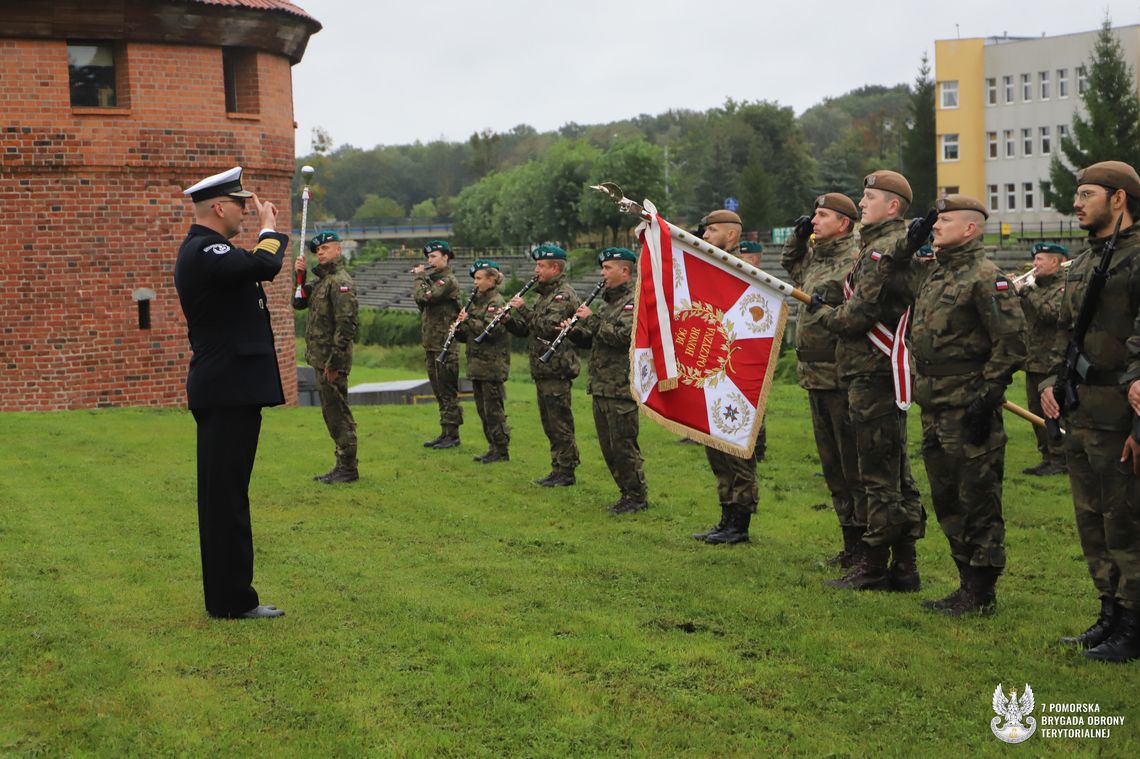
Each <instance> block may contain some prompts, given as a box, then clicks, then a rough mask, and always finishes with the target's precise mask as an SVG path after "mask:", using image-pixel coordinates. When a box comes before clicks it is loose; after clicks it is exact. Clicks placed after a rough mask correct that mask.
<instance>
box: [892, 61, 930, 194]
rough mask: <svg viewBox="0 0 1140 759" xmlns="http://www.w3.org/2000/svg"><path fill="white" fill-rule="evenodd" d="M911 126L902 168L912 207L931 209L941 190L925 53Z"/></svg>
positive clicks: (912, 103)
mask: <svg viewBox="0 0 1140 759" xmlns="http://www.w3.org/2000/svg"><path fill="white" fill-rule="evenodd" d="M910 119H911V120H910V126H909V129H907V130H906V137H905V139H904V140H903V165H902V168H901V171H902V173H903V174H905V175H906V178H907V181H909V182H910V189H911V191H912V192H913V193H914V201H913V202H912V203H911V207H912V208H914V209H915V210H916V212H921V211H922V210H923V209H926V208H930V207H931V206H932V205H933V204H934V197H935V195H936V194H937V191H938V155H937V147H936V142H937V132H936V130H935V126H934V80H933V79H931V77H930V60H929V59H928V58H927V56H926V54H925V53H923V55H922V63H921V64H919V67H918V76H916V77H915V79H914V90H913V91H912V93H911V99H910Z"/></svg>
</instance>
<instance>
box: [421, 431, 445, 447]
mask: <svg viewBox="0 0 1140 759" xmlns="http://www.w3.org/2000/svg"><path fill="white" fill-rule="evenodd" d="M445 437H447V430H443V429H441V430H440V431H439V434H438V435H436V436H435V437H433V438H432V439H431V440H425V441H424V448H435V446H436V444H437V443H439V441H440V440H443V439H444V438H445Z"/></svg>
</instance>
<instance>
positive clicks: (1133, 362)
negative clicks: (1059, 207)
mask: <svg viewBox="0 0 1140 759" xmlns="http://www.w3.org/2000/svg"><path fill="white" fill-rule="evenodd" d="M1073 200H1074V203H1073V208H1074V210H1075V211H1076V216H1077V221H1078V222H1079V223H1080V225H1081V229H1086V230H1088V232H1089V239H1088V242H1087V243H1086V245H1085V246H1084V248H1083V250H1082V251H1081V252H1080V254H1078V255H1077V256H1076V257H1075V258H1074V259H1073V265H1072V266H1070V267H1069V270H1068V273H1067V274H1066V275H1065V293H1064V297H1063V299H1062V301H1061V318H1060V321H1059V326H1060V328H1061V331H1062V333H1063V334H1067V335H1068V336H1069V337H1070V338H1071V337H1072V330H1073V327H1074V323H1075V320H1076V317H1077V314H1078V313H1079V312H1080V308H1081V303H1082V302H1083V301H1084V297H1085V293H1086V291H1087V289H1088V284H1089V280H1090V279H1091V275H1092V270H1093V268H1094V267H1095V266H1097V265H1098V264H1099V263H1100V260H1101V254H1102V252H1103V250H1104V247H1105V245H1106V243H1107V242H1108V240H1109V239H1110V238H1111V237H1112V231H1113V229H1114V227H1115V225H1116V221H1117V219H1121V225H1120V234H1119V236H1118V238H1117V241H1116V252H1115V254H1114V255H1113V257H1112V261H1111V264H1110V266H1109V274H1108V279H1107V280H1106V282H1105V286H1104V290H1103V292H1102V293H1101V295H1100V298H1099V300H1098V302H1097V307H1096V312H1095V314H1094V315H1093V318H1092V323H1091V325H1090V326H1089V328H1088V332H1087V333H1086V335H1085V339H1084V346H1083V347H1084V354H1085V357H1086V358H1087V359H1088V361H1089V362H1090V363H1091V364H1092V367H1091V368H1090V369H1089V370H1088V373H1087V375H1086V377H1085V379H1084V381H1083V382H1082V383H1081V384H1080V385H1079V386H1078V388H1077V394H1078V396H1079V399H1080V405H1079V406H1078V407H1077V408H1075V409H1066V410H1065V413H1064V424H1063V426H1064V428H1065V430H1066V432H1067V433H1068V434H1066V435H1065V455H1066V461H1067V463H1068V467H1069V481H1070V483H1071V485H1072V491H1073V503H1074V505H1075V507H1076V517H1077V532H1078V534H1079V535H1080V539H1081V549H1082V550H1083V551H1084V555H1085V561H1086V562H1087V563H1088V568H1089V574H1090V575H1091V576H1092V581H1093V585H1094V586H1096V590H1097V593H1098V594H1099V595H1100V602H1101V611H1100V615H1099V617H1098V618H1097V620H1096V622H1095V623H1094V624H1093V626H1092V627H1090V628H1089V629H1088V630H1086V631H1085V632H1084V633H1082V634H1080V635H1077V636H1074V637H1071V638H1064V639H1062V642H1063V643H1066V644H1070V645H1076V646H1080V647H1082V648H1084V649H1086V650H1085V656H1086V657H1088V658H1090V659H1098V660H1102V661H1112V662H1123V661H1131V660H1133V659H1136V658H1138V657H1140V442H1137V441H1136V440H1134V439H1133V438H1132V436H1131V435H1130V434H1129V432H1130V430H1131V429H1133V428H1132V425H1133V422H1134V420H1135V418H1136V413H1135V412H1136V411H1137V410H1138V409H1140V383H1137V381H1136V380H1137V377H1140V225H1137V224H1136V220H1137V218H1140V177H1138V176H1137V174H1136V171H1135V169H1134V168H1133V167H1131V166H1129V165H1127V164H1124V163H1121V162H1120V161H1103V162H1101V163H1097V164H1093V165H1092V166H1089V167H1088V168H1086V169H1083V170H1082V171H1079V172H1077V196H1076V197H1075V198H1074V199H1073ZM1052 383H1053V378H1049V379H1047V380H1046V382H1045V387H1044V390H1043V392H1042V394H1041V406H1042V408H1043V409H1044V411H1045V414H1046V415H1047V416H1049V417H1053V418H1057V416H1058V412H1059V409H1058V407H1057V401H1056V398H1055V395H1054V390H1053V387H1052Z"/></svg>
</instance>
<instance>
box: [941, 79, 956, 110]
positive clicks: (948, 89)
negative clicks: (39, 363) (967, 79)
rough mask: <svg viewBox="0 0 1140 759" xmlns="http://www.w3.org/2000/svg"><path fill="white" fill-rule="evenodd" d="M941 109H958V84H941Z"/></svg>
mask: <svg viewBox="0 0 1140 759" xmlns="http://www.w3.org/2000/svg"><path fill="white" fill-rule="evenodd" d="M942 107H943V108H944V109H945V108H957V107H958V83H957V82H943V83H942Z"/></svg>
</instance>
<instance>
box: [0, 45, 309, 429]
mask: <svg viewBox="0 0 1140 759" xmlns="http://www.w3.org/2000/svg"><path fill="white" fill-rule="evenodd" d="M120 50H121V51H122V52H125V58H126V65H127V67H128V76H127V77H125V78H122V77H121V78H120V82H122V81H129V87H130V92H129V97H128V98H121V99H120V101H119V102H120V103H123V102H129V104H130V105H129V107H126V108H116V109H72V108H71V105H70V93H69V88H68V69H67V45H66V42H63V41H31V40H12V39H0V102H3V103H4V107H3V111H2V115H0V211H2V212H0V239H3V243H2V244H0V294H3V296H4V297H3V309H2V311H0V410H33V409H35V410H48V409H69V408H93V407H103V406H174V405H179V404H185V402H186V397H185V386H184V383H185V378H186V367H187V362H188V361H189V359H190V350H189V345H188V343H187V339H186V323H185V320H184V319H183V318H182V311H181V309H180V307H179V304H178V296H177V293H176V292H175V290H174V281H173V271H174V260H175V257H176V254H177V251H178V246H179V244H180V243H181V240H182V238H183V237H184V236H185V233H186V229H187V227H188V226H189V225H190V223H191V222H192V207H191V205H190V202H189V200H188V199H186V198H184V197H183V196H182V194H181V190H182V188H183V187H187V186H189V185H190V184H192V183H193V182H196V181H197V180H198V179H201V178H202V177H205V176H207V175H209V174H213V173H216V172H218V171H222V170H224V169H228V168H230V167H231V166H234V165H241V166H244V167H245V175H244V179H245V186H246V188H247V189H251V190H253V191H254V192H257V193H258V195H260V196H261V197H262V199H268V200H271V201H273V202H274V203H276V204H277V205H278V207H279V209H280V214H281V216H280V218H281V222H282V228H283V229H287V228H288V227H286V226H285V225H287V224H288V221H289V219H290V218H291V216H290V211H291V209H290V200H291V199H290V197H289V193H290V180H291V178H292V174H293V102H292V79H291V70H290V63H289V60H288V59H287V58H285V57H283V56H277V55H273V54H269V53H264V52H259V53H256V56H257V73H258V87H257V90H258V97H259V101H260V108H259V113H258V114H256V115H253V116H250V115H248V114H242V115H240V116H239V117H231V116H228V115H227V114H226V112H225V93H224V89H223V85H222V52H221V49H220V48H210V47H199V46H190V45H161V44H147V43H131V42H127V43H122V46H121V48H120ZM257 226H258V225H257V221H256V218H255V217H253V216H248V217H247V219H246V223H245V228H246V230H247V231H246V232H243V233H242V234H241V235H240V236H239V237H238V238H237V242H238V244H241V245H244V246H247V247H248V246H251V245H253V244H254V242H255V239H256V235H257ZM292 242H293V249H294V250H295V246H296V241H292ZM290 271H291V267H290V266H289V264H288V263H287V264H286V266H285V267H284V268H283V270H282V273H281V274H280V275H279V276H278V277H277V279H276V281H274V282H273V283H272V285H271V286H270V287H269V288H268V291H269V296H270V301H271V312H272V316H273V321H274V328H275V332H276V333H277V355H278V361H279V362H280V365H281V377H282V381H283V383H284V386H285V395H286V398H287V399H288V401H289V402H290V403H293V402H295V401H296V397H297V387H296V369H295V365H296V357H295V355H294V353H295V352H294V342H293V316H292V308H291V306H290V297H291V295H292V287H291V285H290V280H291V276H290ZM136 288H151V289H153V290H154V291H155V292H156V297H155V299H154V300H153V301H152V302H151V329H149V330H140V329H139V328H138V310H137V306H136V304H135V302H134V300H133V299H132V292H133V291H134V290H135V289H136Z"/></svg>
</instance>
